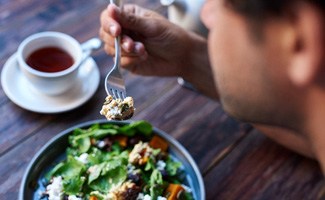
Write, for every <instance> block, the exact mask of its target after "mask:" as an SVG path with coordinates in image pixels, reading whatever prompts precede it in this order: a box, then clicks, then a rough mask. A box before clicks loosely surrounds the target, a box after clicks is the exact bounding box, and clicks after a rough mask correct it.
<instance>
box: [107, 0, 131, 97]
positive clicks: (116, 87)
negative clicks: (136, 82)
mask: <svg viewBox="0 0 325 200" xmlns="http://www.w3.org/2000/svg"><path fill="white" fill-rule="evenodd" d="M110 3H111V4H112V3H114V1H113V0H110ZM120 41H121V37H120V36H117V37H116V38H115V41H114V43H115V59H114V66H113V68H112V69H111V71H110V72H109V73H108V74H107V75H106V77H105V90H106V93H107V95H111V96H112V97H113V98H114V99H124V98H126V90H125V83H124V79H123V77H122V74H121V72H120V63H121V47H120Z"/></svg>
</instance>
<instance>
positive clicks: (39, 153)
mask: <svg viewBox="0 0 325 200" xmlns="http://www.w3.org/2000/svg"><path fill="white" fill-rule="evenodd" d="M135 121H139V120H125V121H116V120H111V121H107V120H106V119H96V120H90V121H86V122H82V123H78V124H76V125H74V126H72V127H70V128H67V129H64V130H63V131H61V132H59V133H58V134H57V135H55V136H54V137H52V138H51V139H50V140H49V141H47V142H46V143H45V144H44V145H43V146H42V147H41V148H40V149H39V150H38V151H37V152H36V154H35V155H34V156H33V158H32V159H31V161H30V162H29V164H28V166H27V168H26V170H25V172H24V175H23V178H22V180H21V184H20V188H19V194H18V195H19V196H18V199H19V200H24V194H25V189H26V188H27V187H28V183H27V182H28V178H29V176H30V175H31V173H32V169H33V168H34V167H35V165H36V164H37V162H38V161H39V160H40V159H41V157H42V154H44V151H45V150H47V149H48V148H49V147H50V146H51V145H53V143H55V141H57V140H59V139H60V138H62V137H65V136H66V135H67V134H69V133H71V132H72V131H73V130H74V129H76V128H84V127H87V126H88V127H89V126H90V125H92V124H96V123H99V124H103V123H112V124H118V125H125V124H130V123H132V122H135ZM153 132H155V133H158V134H159V135H160V136H163V137H164V138H165V139H167V140H168V142H169V143H171V144H172V145H174V146H175V147H176V148H177V149H178V150H179V151H180V152H182V154H183V155H184V157H185V158H186V160H187V161H188V163H189V165H190V166H191V168H192V169H193V171H194V174H195V178H196V179H197V182H198V186H199V191H200V195H199V199H197V200H205V195H206V194H205V186H204V182H203V178H202V174H201V172H200V170H199V168H198V166H197V164H196V162H195V161H194V159H193V158H192V156H191V155H190V153H189V152H188V151H187V149H185V147H183V145H182V144H180V143H179V142H178V141H177V140H176V139H175V138H173V137H172V136H171V135H169V134H167V133H166V132H164V131H162V130H161V129H158V128H156V127H155V126H153Z"/></svg>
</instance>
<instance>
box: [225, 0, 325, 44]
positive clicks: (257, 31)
mask: <svg viewBox="0 0 325 200" xmlns="http://www.w3.org/2000/svg"><path fill="white" fill-rule="evenodd" d="M298 2H306V3H310V4H311V5H313V6H314V7H315V8H317V9H319V10H320V11H321V12H322V13H323V15H324V16H325V0H225V3H226V6H228V7H229V8H230V9H232V10H234V11H235V12H237V13H239V14H240V15H242V16H244V17H246V18H247V19H248V21H249V23H250V24H251V31H252V33H253V36H254V37H253V39H255V40H256V39H257V40H260V39H262V37H263V34H261V27H263V24H264V22H266V21H267V20H269V19H274V18H279V19H281V18H282V17H285V16H286V17H290V16H291V15H292V13H294V12H293V11H294V9H295V8H294V6H295V5H297V3H298Z"/></svg>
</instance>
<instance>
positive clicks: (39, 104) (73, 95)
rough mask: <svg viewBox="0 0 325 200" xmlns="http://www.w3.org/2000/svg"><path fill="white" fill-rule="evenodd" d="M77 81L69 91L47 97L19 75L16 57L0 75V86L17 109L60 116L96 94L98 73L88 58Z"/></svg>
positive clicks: (91, 59) (14, 56)
mask: <svg viewBox="0 0 325 200" xmlns="http://www.w3.org/2000/svg"><path fill="white" fill-rule="evenodd" d="M78 76H79V81H78V82H77V83H76V84H75V85H74V86H73V88H72V89H70V90H69V91H68V92H66V93H63V94H60V95H56V96H49V95H45V94H41V93H39V92H37V91H34V90H33V89H32V88H31V87H28V86H29V84H30V83H29V82H28V81H27V80H26V78H25V77H24V76H23V75H22V73H21V71H20V69H19V66H18V63H17V60H16V54H13V55H12V56H11V57H10V58H9V59H8V60H7V62H6V63H5V65H4V67H3V69H2V73H1V85H2V88H3V90H4V92H5V94H6V95H7V96H8V98H9V99H10V100H11V101H13V102H14V103H15V104H17V105H18V106H20V107H22V108H24V109H27V110H30V111H33V112H38V113H60V112H65V111H69V110H72V109H74V108H77V107H78V106H81V105H82V104H84V103H85V102H86V101H87V100H89V99H90V98H91V97H92V96H93V95H94V93H95V92H96V90H97V88H98V85H99V80H100V74H99V70H98V67H97V64H96V62H95V61H94V59H93V58H91V57H90V58H89V59H88V60H86V61H85V63H84V64H83V65H82V66H81V67H80V69H79V73H78Z"/></svg>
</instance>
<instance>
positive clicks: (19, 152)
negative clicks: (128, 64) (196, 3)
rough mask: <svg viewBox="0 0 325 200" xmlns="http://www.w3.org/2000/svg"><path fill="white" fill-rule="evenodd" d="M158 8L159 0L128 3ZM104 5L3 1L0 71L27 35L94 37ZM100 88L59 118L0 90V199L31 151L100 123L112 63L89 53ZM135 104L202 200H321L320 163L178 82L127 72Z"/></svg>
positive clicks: (11, 194)
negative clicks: (191, 169)
mask: <svg viewBox="0 0 325 200" xmlns="http://www.w3.org/2000/svg"><path fill="white" fill-rule="evenodd" d="M125 2H131V3H136V4H138V5H141V6H144V7H146V8H151V9H155V10H159V12H161V13H162V14H163V15H165V16H166V12H167V11H166V8H162V7H160V6H159V1H157V0H137V1H131V0H128V1H125ZM107 4H108V1H104V0H92V1H89V0H70V1H66V0H43V1H37V0H0V47H1V51H0V69H2V68H3V65H4V64H5V62H6V61H7V59H8V58H9V57H10V56H11V55H12V54H13V53H15V51H16V50H17V47H18V45H19V43H20V42H21V41H22V40H23V39H24V38H26V37H27V36H29V35H31V34H33V33H37V32H41V31H60V32H64V33H67V34H69V35H71V36H73V37H75V38H76V39H77V40H78V41H80V42H84V41H86V40H87V39H90V38H92V37H98V30H99V15H100V13H101V11H102V10H103V9H105V7H106V6H107ZM92 57H93V59H94V60H95V61H96V63H97V65H98V67H99V69H100V75H101V77H100V78H101V79H100V86H99V88H98V90H97V91H96V93H95V95H94V96H93V97H92V98H91V99H90V100H89V101H88V102H86V103H85V104H84V105H82V106H80V107H79V108H76V109H74V110H72V111H69V112H65V113H61V114H39V113H34V112H31V111H27V110H24V109H23V108H20V107H19V106H17V105H15V104H14V103H13V102H11V101H10V100H9V99H8V97H7V96H6V95H5V93H4V91H3V88H2V86H1V88H0V113H1V114H0V199H3V200H15V199H17V197H18V192H19V186H20V183H21V179H22V176H23V174H24V171H25V170H26V167H27V165H28V163H29V162H30V160H31V159H32V157H33V156H34V155H35V153H36V152H37V151H38V150H39V149H40V148H41V147H42V146H43V145H44V144H45V143H46V142H47V141H48V140H50V139H51V138H52V137H54V136H55V135H56V134H58V133H59V132H61V131H63V130H65V129H67V128H69V127H71V126H74V125H76V124H79V123H82V122H86V121H89V120H94V119H101V118H103V117H102V116H101V115H100V114H99V110H100V108H101V106H102V103H103V101H104V99H105V96H106V94H105V90H104V84H103V83H104V77H105V75H106V73H107V72H108V71H109V69H110V67H111V66H112V58H111V57H110V56H108V55H106V54H105V52H104V51H103V49H101V50H98V51H96V52H94V53H93V55H92ZM124 75H125V79H126V87H127V91H128V95H129V96H133V98H134V100H135V105H136V108H137V110H136V113H135V116H134V117H133V119H134V120H140V119H145V120H148V121H149V122H150V123H152V124H153V125H154V126H156V127H157V128H159V129H161V130H163V131H165V132H167V133H168V134H170V135H171V136H173V137H174V138H176V139H177V140H178V141H179V142H180V143H181V144H182V145H184V147H185V148H186V149H187V150H188V151H189V152H190V153H191V155H192V156H193V158H194V160H195V161H196V162H197V164H198V166H199V169H200V171H201V173H202V176H203V178H204V183H205V188H206V198H207V199H211V200H214V199H222V200H223V199H226V200H228V199H276V200H277V199H293V200H296V199H322V198H324V194H325V182H324V180H323V176H322V174H321V171H320V168H319V166H318V164H317V163H316V162H315V161H313V160H310V159H307V158H304V157H302V156H299V155H297V154H295V153H293V152H291V151H289V150H287V149H285V148H283V147H281V146H279V145H277V144H276V143H274V142H272V141H271V140H269V139H267V138H266V137H264V136H263V135H262V134H260V133H259V132H257V131H256V130H254V129H253V128H252V127H251V126H249V125H248V124H244V123H240V122H238V121H236V120H234V119H232V118H230V117H229V116H227V115H226V114H225V113H224V112H223V110H222V107H221V106H220V104H219V103H218V102H215V101H213V100H211V99H209V98H207V97H205V96H203V95H201V94H199V93H196V92H193V91H190V90H188V89H185V88H183V87H181V86H180V85H178V83H177V81H176V78H157V77H142V76H136V75H133V74H130V73H129V72H124Z"/></svg>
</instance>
